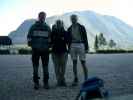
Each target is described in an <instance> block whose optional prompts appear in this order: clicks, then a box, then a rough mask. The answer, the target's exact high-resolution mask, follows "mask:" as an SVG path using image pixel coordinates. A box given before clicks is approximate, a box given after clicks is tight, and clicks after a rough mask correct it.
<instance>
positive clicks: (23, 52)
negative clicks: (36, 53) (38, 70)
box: [19, 49, 31, 54]
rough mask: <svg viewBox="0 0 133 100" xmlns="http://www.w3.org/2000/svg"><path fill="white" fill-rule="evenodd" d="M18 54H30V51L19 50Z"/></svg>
mask: <svg viewBox="0 0 133 100" xmlns="http://www.w3.org/2000/svg"><path fill="white" fill-rule="evenodd" d="M19 54H31V50H28V49H19Z"/></svg>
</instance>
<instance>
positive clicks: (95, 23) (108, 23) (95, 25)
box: [9, 11, 133, 50]
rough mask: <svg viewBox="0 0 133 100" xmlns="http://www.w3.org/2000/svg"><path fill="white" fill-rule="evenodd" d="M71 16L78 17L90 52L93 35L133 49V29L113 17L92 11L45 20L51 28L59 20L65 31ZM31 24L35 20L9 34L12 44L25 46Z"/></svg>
mask: <svg viewBox="0 0 133 100" xmlns="http://www.w3.org/2000/svg"><path fill="white" fill-rule="evenodd" d="M72 14H76V15H78V17H79V23H81V24H82V25H85V28H86V30H87V35H88V42H89V45H90V49H91V50H93V48H94V41H95V35H96V34H97V35H99V34H100V33H103V35H104V36H105V38H106V39H107V41H109V40H110V39H113V40H114V41H115V42H116V44H117V47H118V48H124V49H130V48H132V47H133V27H131V26H129V25H127V24H126V23H124V22H123V21H121V20H120V19H118V18H116V17H113V16H107V15H100V14H97V13H95V12H92V11H81V12H71V13H65V14H63V15H60V16H52V17H49V18H47V19H46V22H47V23H48V24H49V25H50V26H52V25H53V24H54V23H55V21H56V20H57V19H61V20H63V22H64V26H65V29H67V28H68V27H69V26H70V25H71V22H70V15H72ZM33 23H35V19H29V20H25V21H24V22H23V23H22V24H21V25H20V26H19V27H18V28H17V29H16V30H15V31H13V32H11V33H10V34H9V37H11V38H12V41H13V43H14V44H26V41H27V39H26V36H27V33H28V30H29V28H30V26H31V25H32V24H33Z"/></svg>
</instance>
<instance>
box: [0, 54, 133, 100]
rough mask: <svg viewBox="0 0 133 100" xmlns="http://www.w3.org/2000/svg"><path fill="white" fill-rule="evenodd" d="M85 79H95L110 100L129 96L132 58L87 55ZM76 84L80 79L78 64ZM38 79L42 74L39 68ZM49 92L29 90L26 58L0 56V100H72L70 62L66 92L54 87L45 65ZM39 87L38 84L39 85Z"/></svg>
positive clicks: (29, 67)
mask: <svg viewBox="0 0 133 100" xmlns="http://www.w3.org/2000/svg"><path fill="white" fill-rule="evenodd" d="M87 67H88V70H89V77H93V76H98V77H100V78H102V79H103V80H104V81H105V86H106V87H107V89H108V90H109V91H110V94H111V95H112V96H121V95H130V94H133V54H106V55H104V54H90V55H87ZM78 70H79V73H78V75H79V78H80V84H81V83H82V82H83V75H82V69H81V66H80V63H78ZM39 71H40V76H41V78H42V73H41V72H42V70H41V66H40V70H39ZM49 72H50V86H51V89H50V90H44V89H43V88H40V90H38V91H35V90H33V83H32V64H31V56H30V55H0V100H74V98H75V96H76V94H77V93H78V91H79V88H80V84H79V86H77V87H74V88H72V87H70V84H71V82H72V80H73V73H72V62H71V60H70V57H69V60H68V65H67V69H66V81H67V85H68V87H67V88H59V87H56V78H55V74H54V67H53V63H52V61H51V59H50V62H49ZM41 84H42V83H41Z"/></svg>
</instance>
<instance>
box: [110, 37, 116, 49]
mask: <svg viewBox="0 0 133 100" xmlns="http://www.w3.org/2000/svg"><path fill="white" fill-rule="evenodd" d="M115 46H116V43H115V41H114V40H112V39H111V40H110V41H109V47H111V48H113V47H115Z"/></svg>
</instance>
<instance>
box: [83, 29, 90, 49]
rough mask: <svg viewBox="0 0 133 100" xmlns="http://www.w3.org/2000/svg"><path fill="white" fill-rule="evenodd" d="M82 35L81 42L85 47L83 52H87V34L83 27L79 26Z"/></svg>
mask: <svg viewBox="0 0 133 100" xmlns="http://www.w3.org/2000/svg"><path fill="white" fill-rule="evenodd" d="M81 28H82V29H81V30H82V34H83V42H84V46H85V50H87V51H88V50H89V45H88V39H87V32H86V29H85V27H84V26H81Z"/></svg>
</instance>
